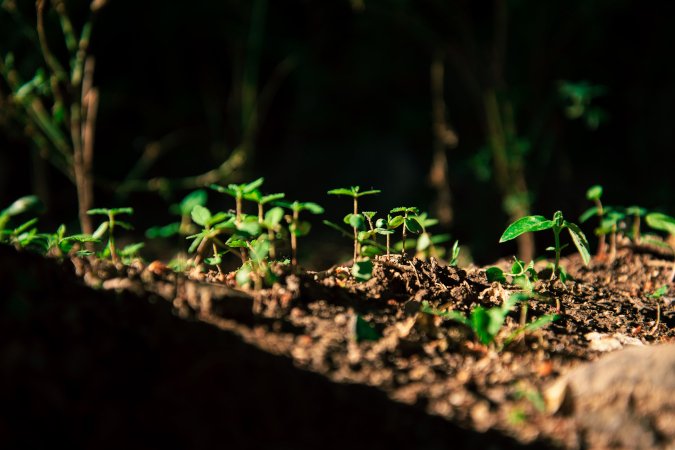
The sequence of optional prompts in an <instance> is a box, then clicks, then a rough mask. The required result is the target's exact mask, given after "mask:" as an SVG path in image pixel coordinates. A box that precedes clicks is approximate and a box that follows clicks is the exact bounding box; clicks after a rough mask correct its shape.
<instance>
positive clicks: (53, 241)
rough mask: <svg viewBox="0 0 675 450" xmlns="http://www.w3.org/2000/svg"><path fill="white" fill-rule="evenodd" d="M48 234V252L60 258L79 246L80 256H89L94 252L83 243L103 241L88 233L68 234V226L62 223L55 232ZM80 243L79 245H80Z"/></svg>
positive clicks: (77, 253) (46, 249) (78, 252)
mask: <svg viewBox="0 0 675 450" xmlns="http://www.w3.org/2000/svg"><path fill="white" fill-rule="evenodd" d="M45 236H46V239H47V241H46V248H45V252H46V253H51V254H53V255H54V256H56V257H58V258H62V257H63V256H65V255H68V254H70V252H71V251H72V250H73V249H75V248H79V250H77V251H76V253H75V254H76V255H78V256H89V255H92V254H93V252H91V251H89V250H86V249H82V248H81V247H82V244H85V243H88V242H91V243H98V242H101V241H100V239H97V238H95V237H94V236H91V235H88V234H73V235H72V236H66V226H65V225H61V226H60V227H59V228H58V229H57V230H56V232H55V233H53V234H47V235H45ZM78 244H79V245H78Z"/></svg>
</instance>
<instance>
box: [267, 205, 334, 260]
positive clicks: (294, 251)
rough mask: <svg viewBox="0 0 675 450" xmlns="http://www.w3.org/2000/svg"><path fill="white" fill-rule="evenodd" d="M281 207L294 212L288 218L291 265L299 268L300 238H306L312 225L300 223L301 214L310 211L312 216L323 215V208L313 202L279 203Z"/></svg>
mask: <svg viewBox="0 0 675 450" xmlns="http://www.w3.org/2000/svg"><path fill="white" fill-rule="evenodd" d="M277 204H278V205H279V206H283V207H284V208H288V209H290V210H291V211H292V215H291V216H286V221H287V222H288V231H289V232H290V234H291V265H292V266H293V267H297V265H298V237H300V236H306V235H308V234H309V230H310V229H311V228H312V225H311V224H310V223H309V222H301V221H300V212H301V211H308V212H310V213H312V214H323V208H322V207H321V206H319V205H317V204H316V203H312V202H304V203H303V202H298V201H294V202H293V203H287V202H278V203H277Z"/></svg>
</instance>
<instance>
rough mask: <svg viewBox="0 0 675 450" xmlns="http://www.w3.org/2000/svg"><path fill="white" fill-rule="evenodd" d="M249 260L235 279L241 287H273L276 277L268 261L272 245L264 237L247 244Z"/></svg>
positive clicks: (238, 271)
mask: <svg viewBox="0 0 675 450" xmlns="http://www.w3.org/2000/svg"><path fill="white" fill-rule="evenodd" d="M246 248H247V249H248V251H249V252H248V253H249V259H248V260H247V261H246V262H245V263H244V264H242V266H241V267H240V268H239V270H237V274H236V276H235V279H236V281H237V284H239V285H240V286H248V285H250V284H253V286H254V287H255V289H262V288H263V286H264V285H267V286H271V285H272V284H273V283H274V281H275V279H276V277H275V276H274V274H273V273H272V270H271V269H270V267H269V265H268V263H267V260H268V256H269V250H270V243H269V241H268V240H267V237H266V236H264V235H261V236H259V237H258V238H257V239H255V240H253V241H247V242H246Z"/></svg>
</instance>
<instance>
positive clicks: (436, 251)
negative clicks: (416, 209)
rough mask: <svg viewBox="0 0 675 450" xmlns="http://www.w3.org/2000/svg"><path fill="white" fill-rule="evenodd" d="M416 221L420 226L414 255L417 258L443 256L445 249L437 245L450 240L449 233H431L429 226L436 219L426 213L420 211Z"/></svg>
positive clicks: (435, 221)
mask: <svg viewBox="0 0 675 450" xmlns="http://www.w3.org/2000/svg"><path fill="white" fill-rule="evenodd" d="M417 222H418V223H419V224H420V226H421V227H422V231H421V232H420V235H419V237H418V238H417V242H416V244H415V251H416V252H417V254H416V256H417V257H418V258H423V259H427V258H431V257H434V258H443V257H444V256H445V249H444V248H439V247H437V246H438V245H440V244H443V243H445V242H448V241H449V240H450V235H449V234H432V233H430V232H429V228H430V227H432V226H434V225H437V224H438V219H434V218H432V217H429V215H428V214H427V213H421V214H419V215H418V216H417Z"/></svg>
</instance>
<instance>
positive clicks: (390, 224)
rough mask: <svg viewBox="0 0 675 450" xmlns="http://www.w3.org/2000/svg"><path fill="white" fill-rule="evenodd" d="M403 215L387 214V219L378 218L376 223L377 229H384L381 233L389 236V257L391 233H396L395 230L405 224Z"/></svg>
mask: <svg viewBox="0 0 675 450" xmlns="http://www.w3.org/2000/svg"><path fill="white" fill-rule="evenodd" d="M403 220H404V219H403V216H393V217H392V216H391V215H389V214H387V219H386V220H385V219H378V220H377V222H376V223H375V226H376V228H377V229H379V230H382V231H381V232H380V233H379V234H384V235H386V237H387V244H386V246H387V259H389V249H390V248H391V245H390V240H389V235H391V234H393V233H394V230H395V229H396V228H398V227H400V226H401V225H403Z"/></svg>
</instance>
